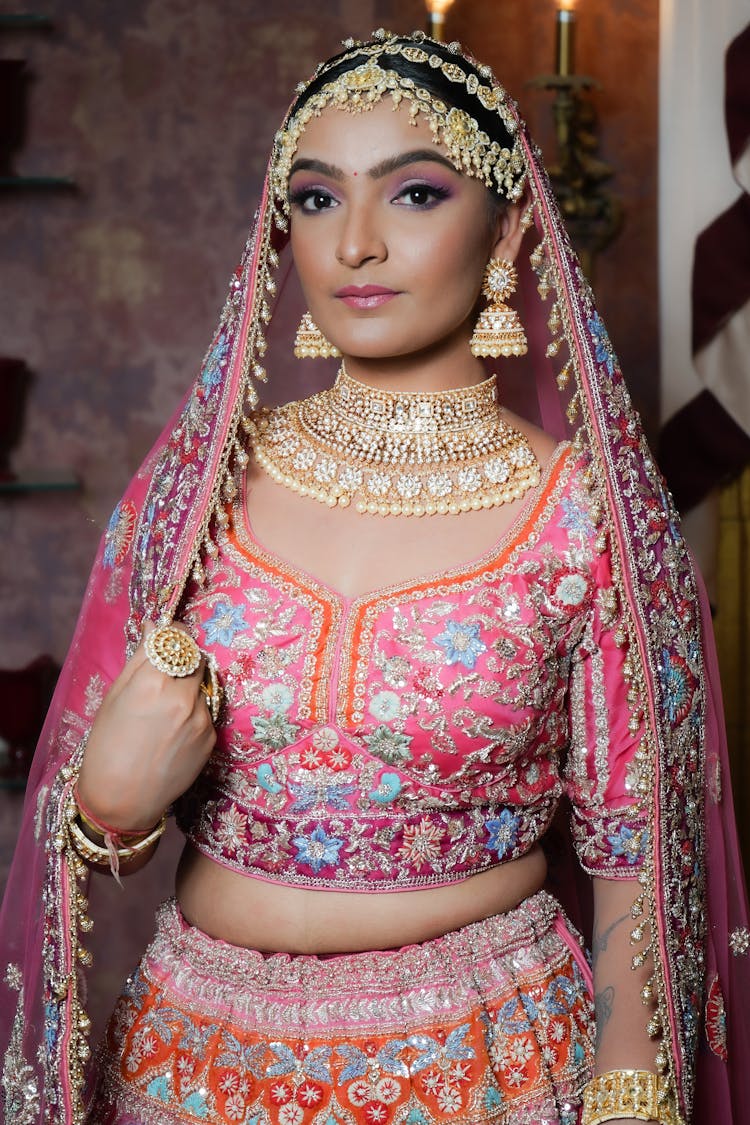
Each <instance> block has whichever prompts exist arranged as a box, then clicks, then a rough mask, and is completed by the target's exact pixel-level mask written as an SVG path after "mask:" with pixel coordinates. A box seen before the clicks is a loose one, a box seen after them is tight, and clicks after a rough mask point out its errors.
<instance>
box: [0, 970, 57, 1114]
mask: <svg viewBox="0 0 750 1125" xmlns="http://www.w3.org/2000/svg"><path fill="white" fill-rule="evenodd" d="M5 983H6V984H7V985H8V986H9V987H10V988H12V989H13V991H14V992H17V993H18V1003H17V1005H16V1014H15V1017H14V1019H13V1027H12V1029H11V1033H10V1042H9V1044H8V1049H7V1051H6V1052H5V1058H4V1059H3V1072H2V1080H1V1082H2V1088H3V1101H4V1106H5V1117H4V1121H5V1122H6V1125H35V1123H36V1122H37V1121H38V1120H39V1114H40V1110H41V1106H40V1100H39V1083H38V1081H37V1079H36V1077H35V1075H34V1071H33V1070H32V1068H31V1067H30V1066H29V1064H28V1062H27V1061H26V1059H25V1058H24V1054H23V1027H24V1013H23V1001H24V991H23V984H22V977H21V970H20V969H19V968H18V966H17V965H8V967H7V968H6V970H5ZM46 1038H47V1031H46V1029H45V1039H46ZM50 1046H51V1044H49V1043H47V1049H48V1051H49V1049H50Z"/></svg>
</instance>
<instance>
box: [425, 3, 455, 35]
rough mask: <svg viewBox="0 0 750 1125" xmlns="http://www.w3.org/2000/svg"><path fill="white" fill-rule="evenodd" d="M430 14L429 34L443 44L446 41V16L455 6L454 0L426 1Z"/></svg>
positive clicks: (428, 22)
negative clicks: (453, 5)
mask: <svg viewBox="0 0 750 1125" xmlns="http://www.w3.org/2000/svg"><path fill="white" fill-rule="evenodd" d="M425 3H426V5H427V12H428V21H427V34H428V35H429V36H430V38H431V39H437V41H438V43H442V42H443V40H444V39H445V36H444V34H443V32H444V30H445V14H446V12H447V11H448V9H449V8H450V7H451V5H452V4H453V0H425Z"/></svg>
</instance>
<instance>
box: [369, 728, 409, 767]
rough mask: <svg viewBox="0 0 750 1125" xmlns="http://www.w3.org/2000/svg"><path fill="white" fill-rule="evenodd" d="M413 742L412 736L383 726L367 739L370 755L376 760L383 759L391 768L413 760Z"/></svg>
mask: <svg viewBox="0 0 750 1125" xmlns="http://www.w3.org/2000/svg"><path fill="white" fill-rule="evenodd" d="M411 740H412V736H411V735H409V734H399V733H398V731H394V730H391V729H390V727H387V726H385V725H384V724H381V725H380V726H379V727H377V728H376V729H375V730H374V731H373V732H372V734H371V735H370V736H369V737H368V738H366V739H365V742H366V743H367V746H368V749H369V751H370V753H371V754H374V755H375V757H376V758H382V759H383V761H384V762H388V764H389V765H390V766H398V765H401V764H403V763H404V762H408V761H410V760H411V751H410V750H409V743H410V742H411Z"/></svg>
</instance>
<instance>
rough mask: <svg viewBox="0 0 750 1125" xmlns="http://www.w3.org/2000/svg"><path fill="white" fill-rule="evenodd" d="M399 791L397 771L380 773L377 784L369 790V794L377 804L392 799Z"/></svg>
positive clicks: (383, 803) (384, 803)
mask: <svg viewBox="0 0 750 1125" xmlns="http://www.w3.org/2000/svg"><path fill="white" fill-rule="evenodd" d="M400 792H401V778H400V777H399V776H398V774H397V773H381V775H380V777H379V778H378V783H377V786H376V787H375V788H374V789H372V790H370V793H369V796H370V798H371V799H372V800H373V801H377V803H378V804H379V805H387V804H389V803H390V802H391V801H394V800H395V799H396V797H398V795H399V793H400Z"/></svg>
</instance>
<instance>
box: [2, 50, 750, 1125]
mask: <svg viewBox="0 0 750 1125" xmlns="http://www.w3.org/2000/svg"><path fill="white" fill-rule="evenodd" d="M405 43H406V44H410V45H411V46H412V47H414V48H416V49H417V50H419V51H422V52H423V53H424V54H425V59H426V60H427V61H426V62H425V64H424V66H425V71H427V70H428V69H429V68H430V67H433V68H434V67H435V66H436V65H437V66H442V65H443V64H446V63H447V64H449V65H452V66H454V67H455V68H457V70H458V71H462V70H463V72H464V73H469V71H471V73H473V74H474V75H475V77H476V76H478V79H477V81H476V82H475V81H474V79H472V81H471V83H469V84H467V89H469V88H470V87H471V89H472V90H474V91H476V89H477V87H479V90H480V93H479V94H478V95H477V96H480V97H481V89H483V88H484V89H486V90H488V91H492V92H493V97H495V98H496V100H497V103H498V105H501V106H502V113H503V115H504V116H505V117H506V118H507V120H508V121H510V123H511V127H512V129H513V132H514V137H515V139H516V140H517V143H518V146H519V151H520V153H521V155H522V159H523V165H524V173H525V185H526V186H525V195H524V207H525V210H524V216H525V225H526V228H527V230H526V235H525V238H524V244H523V247H522V251H521V257H520V260H519V262H518V266H519V274H520V282H521V284H520V295H519V299H518V301H517V307H518V309H519V312H520V314H521V317H522V319H523V321H524V324H525V325H526V329H527V335H528V337H529V352H528V355H527V356H525V357H524V358H523V359H513V360H508V361H505V363H504V364H503V366H501V367H500V368H499V385H500V389H501V395H502V397H503V400H504V401H505V402H506V403H507V404H508V405H509V406H510V407H511V409H514V410H516V411H518V412H519V413H521V414H523V415H524V416H526V417H528V418H529V419H530V420H532V421H534V422H537V423H539V424H540V425H542V426H543V427H544V428H545V429H546V430H547V431H548V432H549V433H550V434H552V435H553V436H554V437H555V438H557V439H558V440H565V439H567V440H570V441H571V442H573V444H574V446H575V447H576V449H577V450H578V451H579V453H580V455H581V457H582V458H583V460H584V463H585V465H586V469H585V479H586V482H587V485H588V487H589V488H590V489H591V492H592V494H593V497H594V501H595V510H596V512H597V514H598V520H599V531H600V534H601V536H602V537H603V538H606V539H607V540H608V541H609V542H610V543H611V546H612V554H613V558H614V561H615V572H616V583H617V589H618V595H619V597H620V599H621V603H622V605H623V606H624V607H625V608H626V613H625V620H626V622H627V628H626V629H624V630H623V634H622V636H621V637H620V638H619V641H620V642H621V643H622V645H623V646H627V650H628V659H627V662H626V667H627V675H628V678H629V689H630V690H629V698H630V700H631V707H632V719H633V721H634V722H636V723H637V722H640V721H641V720H642V719H645V722H646V726H647V730H648V740H647V744H646V745H645V748H644V749H643V750H642V751H641V752H639V753H640V755H641V759H640V761H639V770H640V782H639V784H640V787H641V790H642V792H643V793H644V794H645V795H646V796H647V797H648V799H649V802H650V809H651V831H650V839H649V854H648V859H647V863H646V867H645V871H644V874H643V876H642V887H641V892H642V893H641V894H639V896H638V898H637V900H636V902H635V904H634V908H633V919H634V923H633V924H634V927H635V930H634V933H637V934H638V940H635V938H634V945H633V953H634V956H635V957H640V956H645V954H646V951H647V949H648V948H649V946H650V948H651V949H652V951H653V954H654V959H655V963H656V970H655V973H654V979H653V982H652V988H653V992H654V995H655V997H656V1003H657V1024H658V1027H657V1026H655V1028H654V1030H655V1032H656V1033H660V1034H661V1047H660V1052H659V1053H660V1063H661V1065H662V1067H663V1070H664V1072H665V1074H666V1075H667V1076H668V1079H669V1082H670V1085H671V1090H672V1096H673V1099H674V1105H675V1107H676V1108H677V1111H678V1113H679V1118H678V1120H680V1121H683V1122H687V1121H690V1120H696V1121H705V1122H708V1121H709V1120H711V1121H717V1120H720V1121H722V1122H732V1121H735V1122H738V1123H739V1122H740V1121H746V1120H750V1090H749V1089H748V1077H747V1066H746V1065H745V1063H746V1060H747V1059H748V1058H750V1041H749V1040H750V1035H749V1032H748V1027H747V1022H746V1018H745V1015H744V1012H743V1010H742V1007H743V1004H744V1003H746V998H747V997H748V996H750V930H748V928H747V927H748V921H747V902H746V897H745V891H744V885H743V882H742V873H741V867H740V863H739V858H738V853H737V847H736V838H735V835H734V822H733V813H732V807H731V797H730V794H729V787H728V781H729V778H728V767H727V761H726V748H725V745H724V742H723V732H722V724H721V701H720V697H719V688H718V676H717V671H716V663H715V657H714V655H713V648H712V641H711V637H710V618H709V616H708V614H707V612H706V610H705V603H702V601H701V596H700V591H699V587H698V584H697V580H696V576H695V574H694V571H693V568H692V565H691V562H690V559H689V555H688V551H687V548H686V545H685V542H684V540H683V538H682V536H681V534H680V530H679V524H678V520H677V516H676V514H675V511H674V507H673V504H672V500H671V498H670V496H669V495H668V493H667V492H666V490H665V487H664V484H663V481H662V478H661V476H660V474H659V471H658V468H657V466H656V465H655V463H654V460H653V458H652V456H651V453H650V451H649V449H648V446H647V444H646V441H645V438H644V435H643V431H642V428H641V424H640V421H639V419H638V416H637V414H636V412H635V411H634V409H633V407H632V404H631V401H630V398H629V395H628V391H627V388H626V386H625V383H624V381H623V378H622V375H621V373H620V369H619V366H618V363H617V358H616V356H615V354H614V352H613V350H612V347H611V345H610V342H609V339H608V337H607V333H606V329H605V326H604V324H603V322H602V320H601V318H600V316H599V314H598V312H597V310H596V306H595V302H594V298H593V294H592V292H591V289H590V288H589V286H588V283H587V282H586V280H585V278H584V277H583V274H582V272H581V268H580V265H579V262H578V259H577V257H576V255H575V253H574V251H573V249H572V247H571V245H570V242H569V240H568V237H567V234H566V232H565V230H564V227H563V224H562V221H561V218H560V213H559V210H558V207H557V204H556V202H555V199H554V197H553V194H552V191H551V188H550V185H549V181H548V178H547V175H546V172H545V170H544V167H543V165H542V161H541V157H540V154H539V152H538V150H537V149H536V148H535V146H534V145H533V142H532V141H531V140H530V138H529V137H528V134H527V132H526V129H525V126H524V124H523V122H522V121H521V120H520V118H519V116H518V111H517V108H516V106H515V104H514V103H513V102H512V101H511V100H510V98H509V97H508V96H507V95H506V94H505V92H504V91H503V90H502V88H501V87H499V85H498V83H497V82H496V80H495V79H494V78H493V77H492V76H491V74H490V73H489V71H488V70H487V69H486V68H480V69H478V70H477V69H475V68H476V67H477V66H478V64H474V63H473V62H472V60H470V59H469V58H468V56H466V55H464V54H462V53H460V52H459V51H458V50H457V49H455V48H454V47H453V46H451V47H450V48H446V47H445V46H444V45H440V44H437V43H434V42H432V41H431V40H429V39H425V38H424V37H422V36H420V35H416V36H413V37H409V38H403V37H402V38H398V37H389V36H387V35H385V34H384V35H381V36H380V37H377V38H376V39H375V40H373V41H372V42H371V43H369V44H364V45H358V44H354V43H348V44H347V45H346V50H345V52H344V54H346V53H347V52H348V53H350V54H352V55H356V54H357V53H358V52H359V53H360V54H361V55H362V60H363V61H364V60H366V59H372V58H377V59H378V60H379V61H380V63H381V65H382V66H383V67H387V66H388V60H389V57H391V56H393V55H394V54H395V53H397V51H398V50H399V49H400V48H402V47H403V44H405ZM433 58H434V59H437V60H438V62H437V64H436V63H433V61H432V59H433ZM472 96H474V95H472ZM272 173H273V154H272V159H271V161H270V162H269V172H268V174H267V177H266V183H265V187H264V191H263V195H262V198H261V201H260V204H259V208H258V211H257V213H256V217H255V222H254V226H253V230H252V232H251V235H250V238H249V240H248V242H247V245H246V247H245V251H244V254H243V256H242V259H241V262H240V264H239V266H238V268H237V270H236V271H235V273H234V274H233V276H232V278H231V282H230V288H229V294H228V297H227V301H226V304H225V306H224V309H223V312H222V315H221V318H220V322H219V326H218V329H217V332H216V334H215V336H214V339H213V341H212V343H211V346H210V347H209V350H208V352H207V354H206V357H205V359H204V362H203V364H202V367H201V369H200V372H199V374H198V376H197V379H196V381H195V382H194V383H193V385H192V387H191V388H190V390H189V392H188V393H187V395H186V398H185V400H184V402H183V404H182V406H181V408H180V409H179V411H178V412H177V414H176V415H175V417H174V418H173V419H172V420H171V421H170V422H169V424H168V425H167V427H166V428H165V430H164V431H163V433H162V435H161V436H160V438H159V439H158V441H157V443H156V445H155V446H154V448H153V450H152V451H151V453H150V454H149V455H148V457H147V458H146V460H145V462H144V464H143V466H142V467H141V469H140V470H139V472H138V473H137V474H136V476H135V478H134V479H133V481H132V482H131V484H130V486H129V488H128V490H127V492H126V493H125V495H124V497H123V499H122V500H121V501H120V503H119V504H118V505H117V507H116V508H115V511H114V513H113V515H112V519H111V521H110V524H109V527H108V529H107V532H106V535H105V537H104V539H103V541H102V544H101V546H100V549H99V553H98V555H97V559H96V562H95V565H94V570H93V573H92V577H91V580H90V584H89V587H88V590H87V592H86V596H85V600H84V605H83V609H82V612H81V617H80V619H79V622H78V625H77V629H76V633H75V636H74V639H73V643H72V646H71V650H70V654H69V656H68V659H67V662H66V665H65V668H64V671H63V673H62V676H61V678H60V682H59V685H58V689H57V692H56V695H55V699H54V702H53V705H52V708H51V711H50V715H49V717H48V720H47V724H46V726H45V730H44V733H43V735H42V739H41V742H40V746H39V750H38V753H37V757H36V759H35V764H34V767H33V772H32V776H31V779H30V782H29V790H28V796H27V802H26V807H25V816H24V822H23V827H22V831H21V836H20V840H19V845H18V851H17V856H16V859H15V861H14V866H13V868H12V872H11V877H10V880H9V884H8V890H7V893H6V897H5V900H4V904H3V912H2V930H1V937H0V945H1V946H2V949H1V950H0V966H2V969H3V980H2V982H1V983H0V1013H2V1014H1V1015H0V1059H2V1060H3V1065H2V1081H3V1089H4V1093H5V1097H6V1103H7V1104H6V1121H9V1122H12V1123H13V1125H21V1123H26V1122H29V1123H30V1122H36V1121H50V1122H53V1121H54V1122H65V1123H68V1122H70V1123H75V1122H79V1121H81V1120H82V1108H81V1087H82V1083H83V1081H84V1078H85V1070H86V1064H87V1060H88V1056H89V1045H88V1030H89V1029H88V1017H87V1015H86V1011H85V1007H86V985H85V979H84V978H85V973H84V970H85V968H86V963H87V960H88V959H89V958H88V954H87V952H86V946H87V936H86V935H87V932H88V929H89V928H90V920H89V914H88V904H87V887H86V883H87V880H86V872H85V869H84V868H83V865H82V864H81V863H80V861H79V860H78V859H77V857H76V855H75V853H74V852H73V850H72V848H71V846H70V842H69V838H68V835H67V827H66V825H67V821H66V806H67V797H68V794H69V792H70V790H71V787H72V785H73V782H74V778H75V771H76V767H77V763H78V761H79V760H80V756H81V754H82V748H83V744H84V741H85V736H86V731H87V729H88V727H89V725H90V723H91V722H92V719H93V716H94V715H95V713H96V709H97V707H98V705H99V703H100V701H101V699H102V697H103V694H104V692H105V691H106V689H107V686H108V685H109V684H110V683H111V682H112V680H113V679H114V678H115V677H116V676H117V674H118V673H119V671H120V669H121V667H122V664H123V662H124V660H125V659H126V657H127V653H128V651H129V650H130V649H131V648H132V646H133V645H134V644H135V643H137V641H138V639H139V637H140V630H141V626H142V623H143V621H144V619H146V618H150V619H157V618H159V617H161V618H164V619H171V618H173V617H175V616H179V613H180V601H181V597H182V594H183V591H184V589H185V585H186V583H187V582H188V581H190V580H196V581H200V580H201V576H202V560H203V559H204V558H205V557H206V554H207V553H208V554H210V553H212V552H213V551H214V550H215V546H214V543H213V539H212V534H213V533H214V532H215V529H216V526H217V521H221V519H222V514H223V508H222V503H223V498H224V497H226V496H230V495H231V494H232V490H233V489H236V487H237V479H238V473H239V472H240V471H241V469H242V466H243V464H244V463H246V459H247V433H248V431H249V429H250V426H249V423H248V421H247V418H248V413H249V411H250V410H251V409H252V408H253V407H254V406H255V405H256V403H257V401H258V400H259V398H262V399H263V400H264V401H266V402H280V401H284V400H288V399H292V398H300V397H302V396H303V395H305V394H307V393H310V391H312V390H314V389H316V384H315V382H314V381H313V380H316V381H318V385H320V384H321V383H328V382H331V381H332V378H333V374H334V370H335V368H334V367H332V366H330V365H328V364H327V363H326V361H321V362H320V364H319V365H317V366H316V365H308V367H309V368H310V375H308V374H307V373H306V371H305V365H304V364H302V363H299V362H297V361H295V360H294V359H293V358H292V338H293V335H294V330H295V328H296V325H297V323H298V321H299V316H300V314H301V312H302V310H303V305H302V298H301V293H300V290H299V285H298V283H297V281H296V277H295V274H294V269H293V266H292V263H291V254H290V251H289V246H288V232H287V220H286V218H285V216H284V214H283V212H282V209H281V207H280V205H279V201H278V198H277V196H276V195H275V193H274V185H273V177H272ZM514 300H515V298H514ZM363 518H371V517H363ZM372 518H377V517H372ZM722 776H723V779H724V785H723V786H722ZM166 889H167V888H165V890H166ZM126 904H127V896H126V897H125V898H124V899H123V905H124V910H123V918H122V924H123V925H127V916H126V913H125V910H126V909H127V905H126ZM641 923H643V924H641ZM646 923H647V924H646ZM138 952H139V951H137V950H134V957H135V956H137V954H138ZM95 970H96V965H94V971H95ZM113 999H114V998H113ZM645 1011H646V1010H645V1008H644V1013H645ZM644 1018H646V1017H645V1016H644ZM696 1059H697V1087H696ZM696 1089H697V1094H696ZM693 1114H695V1116H693Z"/></svg>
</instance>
